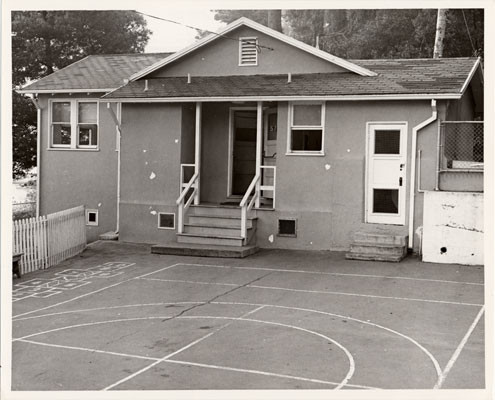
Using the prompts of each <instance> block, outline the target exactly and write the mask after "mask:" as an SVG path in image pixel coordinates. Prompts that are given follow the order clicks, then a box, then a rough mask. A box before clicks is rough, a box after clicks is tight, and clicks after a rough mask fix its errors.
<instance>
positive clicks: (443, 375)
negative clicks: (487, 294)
mask: <svg viewBox="0 0 495 400" xmlns="http://www.w3.org/2000/svg"><path fill="white" fill-rule="evenodd" d="M484 312H485V306H483V307H481V309H480V311H479V312H478V315H476V318H475V319H474V321H473V323H472V324H471V326H470V327H469V329H468V330H467V332H466V334H465V335H464V337H463V338H462V340H461V342H460V343H459V345H458V346H457V348H456V349H455V351H454V354H452V357H451V358H450V360H449V362H448V363H447V365H446V366H445V369H444V370H443V371H442V373H441V374H440V376H439V377H438V380H437V383H436V384H435V386H434V387H433V389H440V388H441V387H442V385H443V383H444V382H445V379H446V378H447V375H448V374H449V372H450V370H451V369H452V367H453V366H454V363H455V362H456V361H457V358H458V357H459V355H460V354H461V351H462V349H463V348H464V346H465V345H466V343H467V341H468V340H469V337H470V336H471V334H472V333H473V331H474V328H476V325H478V322H479V321H480V319H481V316H482V315H483V313H484Z"/></svg>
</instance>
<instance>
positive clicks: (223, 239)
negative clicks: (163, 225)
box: [177, 233, 244, 247]
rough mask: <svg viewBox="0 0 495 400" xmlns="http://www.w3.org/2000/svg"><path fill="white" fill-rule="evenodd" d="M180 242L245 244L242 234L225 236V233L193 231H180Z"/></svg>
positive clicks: (224, 244) (178, 237)
mask: <svg viewBox="0 0 495 400" xmlns="http://www.w3.org/2000/svg"><path fill="white" fill-rule="evenodd" d="M177 242H178V243H194V244H205V245H217V246H238V247H241V246H243V245H244V239H242V238H241V237H240V236H237V237H232V236H223V235H209V234H199V233H196V234H192V233H178V234H177Z"/></svg>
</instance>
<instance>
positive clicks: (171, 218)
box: [158, 213, 175, 229]
mask: <svg viewBox="0 0 495 400" xmlns="http://www.w3.org/2000/svg"><path fill="white" fill-rule="evenodd" d="M158 229H175V214H173V213H158Z"/></svg>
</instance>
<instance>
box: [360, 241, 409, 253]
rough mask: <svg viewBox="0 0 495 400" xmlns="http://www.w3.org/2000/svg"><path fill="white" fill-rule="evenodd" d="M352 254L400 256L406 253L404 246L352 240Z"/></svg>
mask: <svg viewBox="0 0 495 400" xmlns="http://www.w3.org/2000/svg"><path fill="white" fill-rule="evenodd" d="M350 253H352V254H382V255H386V256H401V255H405V254H407V248H406V247H405V246H394V245H386V244H367V243H359V242H354V243H352V244H351V250H350Z"/></svg>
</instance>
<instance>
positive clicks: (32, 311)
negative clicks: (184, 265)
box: [12, 263, 181, 318]
mask: <svg viewBox="0 0 495 400" xmlns="http://www.w3.org/2000/svg"><path fill="white" fill-rule="evenodd" d="M178 265H181V264H180V263H177V264H173V265H169V266H168V267H164V268H161V269H159V270H157V271H152V272H149V273H146V274H143V275H139V276H136V277H133V278H129V279H126V280H123V281H120V282H117V283H114V284H112V285H109V286H105V287H102V288H100V289H98V290H94V291H92V292H88V293H84V294H82V295H80V296H77V297H73V298H72V299H69V300H65V301H61V302H59V303H56V304H52V305H49V306H46V307H42V308H38V309H36V310H31V311H27V312H25V313H21V314H17V315H14V316H12V318H18V317H23V316H24V315H29V314H34V313H36V312H38V311H43V310H48V309H50V308H53V307H57V306H60V305H62V304H67V303H70V302H72V301H74V300H79V299H82V298H84V297H87V296H91V295H93V294H96V293H99V292H102V291H104V290H107V289H110V288H113V287H115V286H119V285H122V284H123V283H127V282H130V281H132V280H134V279H140V278H143V277H145V276H148V275H152V274H156V273H157V272H161V271H165V270H167V269H170V268H173V267H176V266H178Z"/></svg>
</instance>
